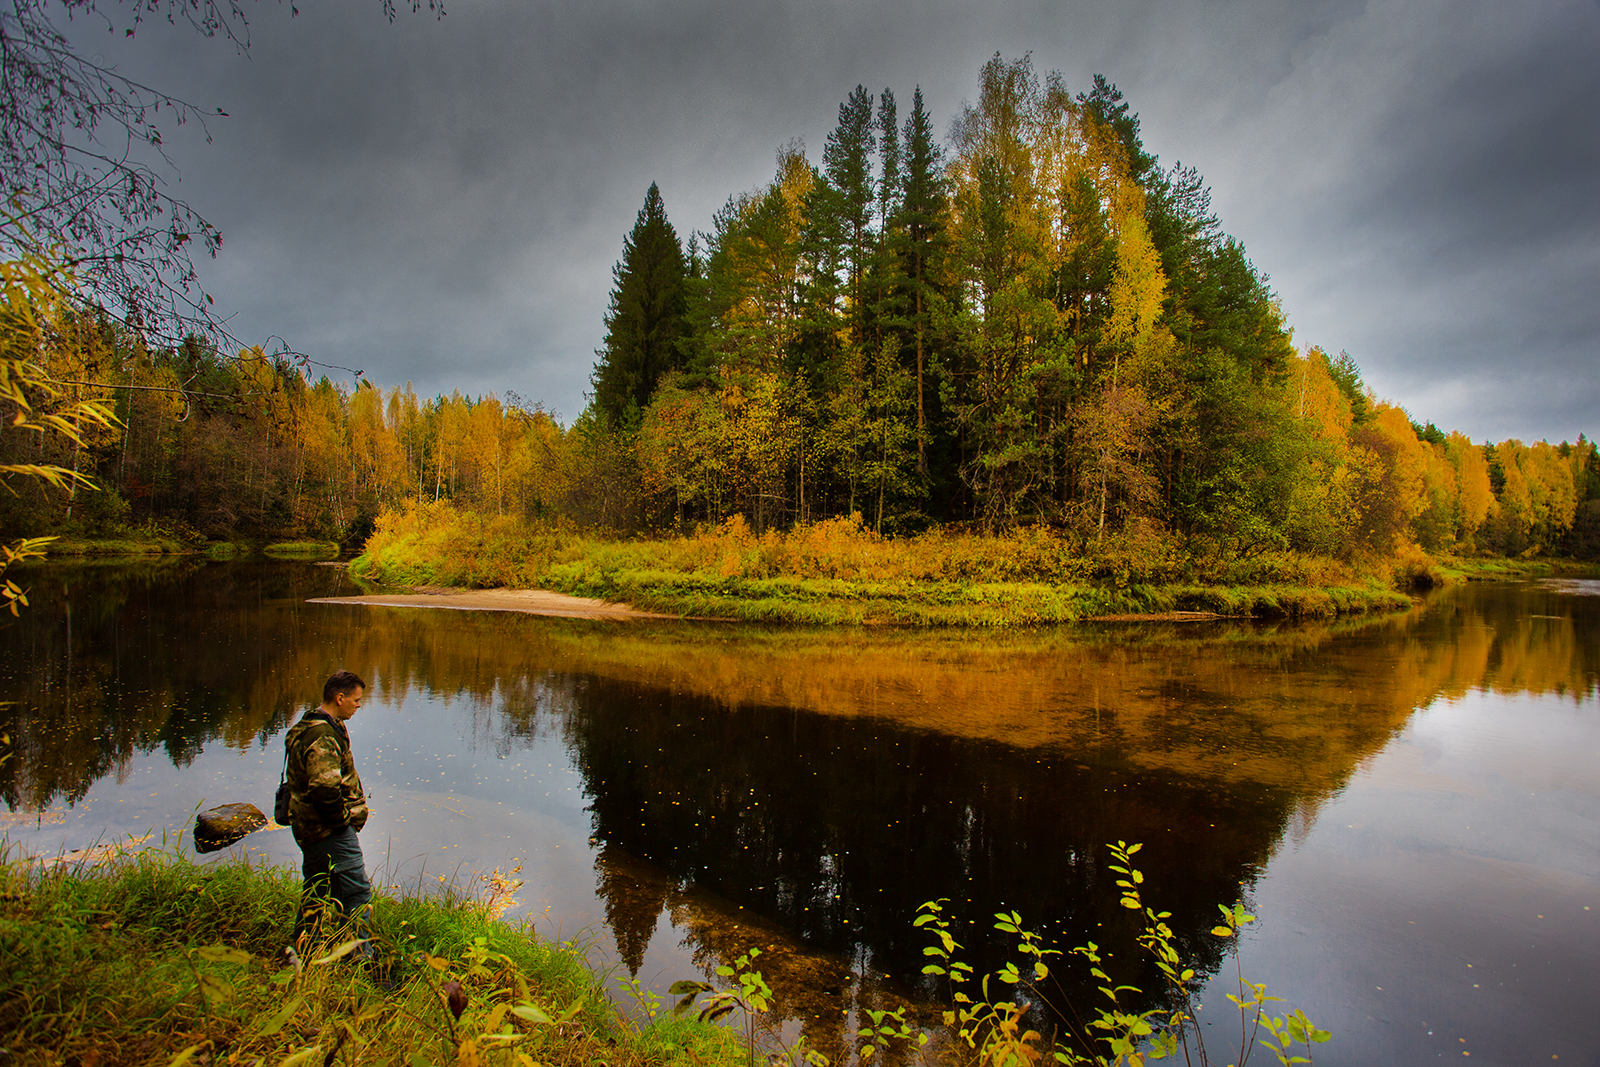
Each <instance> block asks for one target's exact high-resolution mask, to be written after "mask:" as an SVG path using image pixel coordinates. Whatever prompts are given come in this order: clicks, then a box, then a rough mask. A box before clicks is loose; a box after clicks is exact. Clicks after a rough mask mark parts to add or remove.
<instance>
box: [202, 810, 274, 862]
mask: <svg viewBox="0 0 1600 1067" xmlns="http://www.w3.org/2000/svg"><path fill="white" fill-rule="evenodd" d="M265 825H267V817H266V816H265V815H263V814H261V809H260V808H258V807H256V806H255V805H254V804H223V805H221V806H220V807H215V808H210V809H208V810H206V811H202V812H201V813H200V814H199V815H196V816H195V818H194V850H195V851H196V852H215V851H217V850H218V849H222V848H227V847H228V846H229V845H231V844H233V843H234V842H235V841H239V840H242V839H243V838H244V836H245V835H246V834H248V833H250V832H251V831H252V830H259V829H261V828H262V827H263V826H265Z"/></svg>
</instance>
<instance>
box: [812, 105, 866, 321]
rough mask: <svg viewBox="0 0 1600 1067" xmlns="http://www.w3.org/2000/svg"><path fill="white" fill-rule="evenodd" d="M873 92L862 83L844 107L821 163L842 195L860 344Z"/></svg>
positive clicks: (847, 262)
mask: <svg viewBox="0 0 1600 1067" xmlns="http://www.w3.org/2000/svg"><path fill="white" fill-rule="evenodd" d="M872 126H873V122H872V94H871V93H869V92H867V90H866V89H865V88H864V87H862V86H860V85H858V86H856V87H855V90H854V91H853V92H851V94H850V97H849V99H848V100H846V101H845V102H844V103H842V104H840V105H839V125H838V126H837V127H836V128H835V129H834V131H833V132H832V133H830V134H829V135H828V142H827V144H826V145H824V146H823V149H822V161H823V164H824V167H825V170H826V173H827V176H828V183H829V185H830V186H831V187H832V189H833V190H834V191H835V194H836V196H837V203H836V210H837V211H838V213H839V215H840V217H841V221H842V223H843V225H842V227H841V228H842V229H843V231H844V243H845V255H844V260H845V268H846V271H847V272H848V280H847V282H846V286H845V291H846V293H847V294H848V295H849V298H850V324H851V335H852V337H853V338H854V339H855V341H856V342H857V343H858V344H859V343H861V342H862V341H863V339H864V337H865V319H864V316H863V313H862V310H863V309H862V304H863V301H862V296H863V293H862V278H863V275H864V274H865V273H866V270H867V266H868V263H869V261H870V260H871V259H872V237H871V226H872V214H873V211H872V209H873V181H872V150H873V148H874V147H875V144H874V142H875V140H876V138H875V137H874V135H873V131H872Z"/></svg>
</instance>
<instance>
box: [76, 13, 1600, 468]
mask: <svg viewBox="0 0 1600 1067" xmlns="http://www.w3.org/2000/svg"><path fill="white" fill-rule="evenodd" d="M251 18H252V30H251V36H252V44H251V51H250V55H249V56H248V57H241V56H240V55H238V54H236V52H235V51H234V50H233V49H231V48H230V46H228V45H227V44H226V43H225V42H219V41H204V40H201V39H199V38H197V37H195V36H194V35H193V34H192V33H186V32H183V31H182V30H178V29H175V28H171V27H167V26H165V25H164V24H146V26H145V28H142V29H141V31H140V33H139V36H138V37H137V38H136V39H135V40H134V41H132V42H122V41H120V40H117V39H115V38H111V37H109V36H107V37H104V38H102V37H100V36H98V35H97V31H95V30H93V29H92V28H91V27H90V26H89V25H88V24H85V23H81V22H80V23H79V24H75V25H74V27H73V30H74V35H75V39H77V40H79V41H80V42H81V46H82V47H84V48H85V49H86V50H91V51H95V50H98V51H102V52H103V53H104V54H106V55H108V56H109V57H110V58H113V59H114V60H115V61H117V62H118V63H120V64H121V65H122V67H123V69H124V70H125V71H127V72H128V73H130V74H134V75H135V76H138V77H140V78H143V79H145V80H148V81H150V82H152V83H154V84H157V85H160V86H162V87H163V88H168V89H171V90H173V91H175V92H178V93H179V94H181V95H183V96H185V97H186V98H189V99H191V100H194V101H195V102H197V103H200V104H202V105H204V106H207V107H212V106H221V107H222V108H223V109H224V110H226V111H228V112H229V113H230V115H231V116H232V117H231V118H229V119H226V120H220V119H219V120H217V121H215V122H213V123H212V124H211V127H212V133H213V135H214V137H215V141H214V143H213V144H210V145H206V144H204V143H203V142H201V140H200V139H199V138H198V137H197V136H194V134H195V133H196V132H197V131H193V130H191V131H189V135H187V136H180V137H177V138H174V139H172V140H171V142H170V143H171V144H172V146H173V153H174V158H175V159H177V160H178V162H179V163H180V164H181V167H182V180H181V182H180V183H179V185H178V187H177V191H178V192H179V193H180V195H183V196H185V197H186V198H187V199H188V200H189V201H190V202H191V203H193V204H194V205H195V206H196V207H198V208H200V209H201V210H202V211H204V212H205V213H206V214H207V215H208V217H210V218H211V219H212V220H213V221H214V222H216V223H218V224H219V225H220V226H221V227H222V229H223V232H224V235H225V237H226V244H225V245H224V249H223V252H222V255H221V257H220V258H219V259H218V260H217V261H215V262H214V263H210V264H207V265H206V267H205V272H206V279H207V283H208V286H209V288H210V289H211V291H212V292H213V293H215V294H216V296H217V298H218V300H219V303H221V304H222V305H223V306H225V307H228V308H230V309H236V316H235V318H234V320H233V321H234V325H235V327H236V329H237V331H238V332H239V333H240V335H241V336H243V337H246V338H258V337H262V338H264V337H265V336H266V335H267V334H280V335H282V336H284V337H286V338H288V339H289V340H290V341H291V342H292V343H293V344H294V345H295V346H296V347H297V348H300V349H301V350H304V351H307V352H310V353H312V354H313V355H314V356H315V357H316V358H318V359H321V360H324V361H326V362H329V363H335V364H342V365H345V366H352V367H360V368H362V369H364V370H365V371H366V373H367V374H368V375H369V376H371V377H373V378H374V379H375V380H377V381H379V382H381V383H383V384H398V383H400V382H403V381H406V380H411V381H413V382H415V383H416V385H417V387H418V388H419V390H421V391H424V392H427V393H433V392H437V391H441V390H443V391H448V390H450V389H452V388H460V389H462V390H463V391H467V392H474V393H476V392H483V391H488V390H491V389H493V390H501V391H503V390H505V389H507V388H510V389H515V390H517V391H518V392H521V393H523V394H524V395H527V396H530V397H535V398H543V399H544V400H546V401H547V402H549V403H550V404H552V406H554V407H555V408H556V409H557V410H559V411H560V412H561V413H562V414H563V415H564V416H566V417H568V418H570V417H572V416H573V415H575V414H576V413H577V412H578V410H579V409H580V408H581V406H582V403H583V400H582V394H583V391H584V389H585V387H586V384H587V378H588V373H589V368H590V365H591V363H592V358H593V350H594V348H595V347H596V346H597V345H598V344H599V342H600V338H601V335H602V328H601V322H600V317H601V314H602V313H603V311H604V308H605V303H606V296H607V292H608V290H609V286H610V280H611V278H610V271H611V265H612V263H613V262H614V261H615V260H616V258H617V256H618V254H619V252H620V247H621V240H622V235H623V233H624V232H625V231H626V230H627V229H628V227H629V226H630V225H631V224H632V221H633V216H634V214H635V212H637V210H638V207H639V204H640V202H641V201H642V199H643V194H644V190H645V188H646V186H648V185H649V183H650V182H651V181H657V182H659V183H660V185H661V188H662V192H663V195H664V196H665V198H666V201H667V207H668V210H669V212H670V214H671V217H672V219H673V221H674V223H675V224H676V226H677V227H678V229H679V231H680V233H681V234H684V235H687V233H688V232H689V231H691V230H694V229H699V228H704V227H706V226H707V225H708V224H709V220H710V216H711V213H712V212H713V211H715V210H716V208H717V207H719V206H720V205H721V203H722V202H723V201H724V200H725V199H726V198H727V197H728V196H729V195H730V194H732V193H736V192H739V191H741V190H745V189H749V188H752V187H754V186H755V185H757V184H759V183H761V182H763V181H765V180H767V179H768V178H769V177H770V176H771V173H772V169H773V153H774V150H775V149H776V148H777V146H779V145H781V144H784V143H786V142H788V141H790V140H791V139H794V138H797V137H798V138H802V139H803V140H804V141H805V143H806V144H807V145H808V146H809V148H810V152H811V154H812V156H813V157H816V156H817V155H819V153H820V148H821V144H822V141H823V138H824V136H825V135H826V132H827V130H828V129H829V127H830V126H831V124H832V122H833V120H834V118H835V115H836V112H837V108H838V103H839V101H840V100H842V99H843V98H844V96H845V95H846V94H847V93H848V92H849V90H850V89H851V88H852V87H853V86H854V85H856V84H857V83H858V82H860V83H862V84H865V85H866V86H867V87H868V88H869V89H872V90H877V89H879V88H881V87H882V86H884V85H890V86H893V87H894V89H895V90H896V92H897V94H898V95H899V96H900V98H901V100H902V102H904V101H907V100H909V97H910V93H911V90H912V88H913V87H914V86H915V85H917V84H918V83H920V84H921V85H922V87H923V89H924V93H925V95H926V97H927V99H928V103H929V105H930V108H931V109H932V110H933V112H934V114H935V117H936V119H937V121H938V122H939V124H940V127H941V128H943V127H944V126H946V125H947V124H948V121H949V120H950V118H951V117H953V115H954V114H955V112H956V110H957V108H958V107H959V105H960V103H961V101H962V100H963V98H966V97H970V96H972V95H973V94H974V93H975V91H976V75H977V71H978V68H979V66H980V65H981V64H982V63H983V61H984V60H985V59H986V58H988V56H990V55H991V54H993V53H994V52H996V51H999V52H1001V53H1003V54H1005V55H1007V56H1015V55H1019V54H1021V53H1022V52H1024V51H1032V53H1033V55H1034V62H1035V65H1036V66H1037V67H1038V68H1039V69H1040V70H1041V71H1045V70H1051V69H1058V70H1060V71H1061V72H1062V73H1063V74H1064V75H1065V77H1066V79H1067V81H1068V82H1069V84H1074V85H1087V84H1088V82H1089V79H1090V77H1091V75H1092V74H1094V73H1095V72H1103V73H1105V74H1107V75H1108V76H1109V77H1110V78H1111V79H1112V80H1113V81H1116V82H1117V83H1118V84H1119V85H1120V86H1121V88H1122V89H1123V91H1124V93H1125V94H1126V95H1127V96H1128V98H1129V100H1130V102H1131V103H1132V105H1133V107H1134V108H1135V110H1137V111H1139V112H1140V114H1141V117H1142V119H1143V125H1144V132H1145V140H1146V145H1147V147H1148V148H1149V149H1150V150H1151V151H1153V152H1156V153H1158V154H1159V155H1160V156H1161V157H1162V159H1163V161H1164V162H1168V163H1170V162H1172V161H1173V160H1175V159H1182V160H1183V161H1184V162H1185V163H1189V164H1193V165H1196V166H1198V167H1199V168H1200V169H1201V171H1202V172H1203V173H1204V174H1205V175H1206V176H1207V178H1208V179H1209V181H1210V182H1211V184H1212V186H1213V189H1214V194H1215V202H1216V205H1217V207H1218V208H1219V210H1220V212H1221V214H1222V217H1223V222H1224V225H1225V226H1226V227H1227V228H1228V229H1229V231H1230V232H1232V233H1235V234H1237V235H1238V236H1239V237H1240V238H1241V239H1243V240H1244V241H1245V243H1246V245H1247V246H1248V248H1249V249H1250V252H1251V255H1252V258H1253V259H1254V260H1255V262H1256V263H1257V265H1258V266H1259V267H1260V268H1261V269H1263V270H1264V271H1266V272H1268V273H1269V274H1270V275H1271V276H1272V283H1273V285H1274V287H1275V288H1276V289H1277V290H1278V291H1279V292H1280V293H1281V295H1282V297H1283V301H1284V307H1285V310H1286V312H1287V313H1288V316H1289V318H1290V321H1291V323H1292V324H1293V325H1294V326H1295V328H1296V339H1297V340H1298V341H1299V342H1300V343H1302V344H1310V343H1316V344H1321V345H1323V346H1324V347H1326V348H1329V349H1332V350H1334V351H1337V350H1339V349H1348V350H1349V351H1350V352H1351V354H1352V355H1354V356H1355V357H1356V359H1357V360H1358V361H1359V362H1360V363H1361V366H1362V368H1363V370H1364V372H1365V373H1366V375H1367V377H1368V379H1369V381H1370V382H1371V383H1372V384H1373V386H1374V387H1375V388H1376V389H1377V390H1378V391H1379V393H1380V394H1382V395H1385V396H1387V397H1390V398H1392V399H1394V400H1396V401H1397V402H1400V403H1403V404H1404V405H1405V406H1406V407H1407V408H1408V409H1409V410H1410V411H1411V412H1412V413H1413V415H1414V416H1415V417H1417V418H1419V419H1431V420H1433V421H1435V422H1437V423H1439V424H1440V425H1443V426H1447V427H1454V428H1459V429H1462V430H1464V431H1466V432H1469V433H1471V434H1472V435H1473V436H1474V437H1475V438H1478V439H1482V438H1484V437H1496V438H1499V437H1504V436H1511V435H1516V436H1521V437H1524V438H1529V439H1531V438H1537V437H1550V438H1556V439H1559V438H1561V437H1563V436H1567V437H1571V436H1575V435H1576V434H1577V433H1578V432H1579V431H1580V430H1585V431H1589V432H1593V431H1594V430H1595V428H1596V427H1595V425H1594V420H1595V415H1596V413H1597V412H1600V369H1597V364H1600V359H1597V358H1596V356H1597V347H1600V311H1597V310H1596V308H1597V307H1600V299H1597V295H1600V286H1597V284H1596V283H1597V282H1600V251H1597V250H1600V198H1597V197H1596V195H1595V194H1596V192H1597V190H1596V175H1597V173H1600V170H1597V164H1600V123H1596V122H1595V120H1594V119H1593V110H1594V107H1595V105H1596V104H1597V103H1600V73H1597V70H1600V64H1596V63H1595V62H1594V57H1595V56H1596V55H1600V47H1597V45H1600V7H1597V6H1596V5H1595V4H1593V3H1588V2H1579V0H1573V2H1568V3H1556V2H1550V3H1524V4H1518V5H1504V4H1493V3H1487V2H1466V3H1463V2H1456V0H1391V2H1387V3H1385V2H1379V0H1372V2H1368V3H1354V2H1346V0H1304V2H1299V3H1273V2H1267V0H1260V2H1240V3H1222V2H1209V3H1204V2H1202V3H1193V4H1186V5H1171V4H1161V3H1155V2H1130V3H1124V4H1116V5H1110V4H1091V3H1068V4H1061V3H1045V2H1039V3H1029V2H1021V0H1017V2H1010V3H1001V4H983V5H979V4H959V3H946V2H936V0H899V2H896V3H892V4H881V5H863V4H858V3H843V2H837V3H801V2H794V3H742V4H734V3H725V2H710V0H702V2H678V3H626V2H598V3H591V4H584V5H571V4H558V3H545V2H527V0H451V3H450V4H449V15H448V16H447V17H446V18H445V19H443V20H442V21H437V20H433V19H430V18H428V17H427V16H426V15H422V16H414V17H413V16H405V15H403V16H402V17H401V18H399V19H398V20H397V21H396V22H395V23H394V24H393V25H389V24H386V23H385V22H384V21H383V19H382V18H381V16H380V14H379V11H378V6H377V4H376V3H375V2H374V3H349V4H339V5H333V4H315V3H307V4H305V5H303V8H302V12H301V14H300V16H299V17H298V18H294V19H291V18H289V16H288V12H287V10H286V9H284V8H281V7H277V6H275V5H262V6H260V7H258V8H255V9H253V10H252V12H251Z"/></svg>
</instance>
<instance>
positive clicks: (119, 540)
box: [46, 531, 195, 556]
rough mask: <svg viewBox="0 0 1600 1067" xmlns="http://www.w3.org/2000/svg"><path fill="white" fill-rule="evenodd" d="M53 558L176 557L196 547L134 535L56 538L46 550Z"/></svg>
mask: <svg viewBox="0 0 1600 1067" xmlns="http://www.w3.org/2000/svg"><path fill="white" fill-rule="evenodd" d="M46 551H47V552H48V553H49V554H50V555H52V556H175V555H183V554H186V553H191V552H193V551H195V547H194V545H192V544H189V543H188V542H186V541H183V540H181V539H179V538H177V537H172V536H169V535H166V534H159V533H148V532H144V531H136V532H130V533H128V534H125V535H123V536H121V537H74V536H71V535H68V536H65V537H59V538H57V539H56V540H54V541H52V542H50V544H49V545H48V546H46Z"/></svg>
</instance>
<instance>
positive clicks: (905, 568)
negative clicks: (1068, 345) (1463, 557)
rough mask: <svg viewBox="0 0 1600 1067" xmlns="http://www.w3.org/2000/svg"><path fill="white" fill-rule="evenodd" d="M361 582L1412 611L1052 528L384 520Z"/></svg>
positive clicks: (1069, 608)
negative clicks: (615, 527)
mask: <svg viewBox="0 0 1600 1067" xmlns="http://www.w3.org/2000/svg"><path fill="white" fill-rule="evenodd" d="M351 571H352V573H353V574H355V575H356V576H357V577H360V578H363V579H366V580H371V581H377V582H383V583H387V584H392V585H407V586H428V585H439V586H466V587H492V586H510V587H520V588H533V587H540V588H547V589H553V590H555V591H558V592H563V593H572V594H576V595H582V596H593V597H599V598H602V599H608V600H624V601H627V602H628V603H631V604H633V605H635V606H636V607H641V608H647V609H652V610H660V611H668V612H672V613H676V614H686V615H699V616H721V617H735V618H741V619H755V620H761V619H771V620H784V621H792V622H820V623H829V622H855V623H861V622H897V623H913V624H923V625H1008V624H1026V623H1034V622H1059V621H1067V620H1073V619H1080V618H1085V617H1091V616H1096V615H1107V614H1123V613H1149V612H1166V611H1207V612H1216V613H1218V614H1229V615H1250V614H1256V615H1273V616H1316V615H1332V614H1337V613H1340V612H1347V611H1364V610H1388V609H1392V608H1395V607H1401V606H1404V605H1405V604H1406V603H1408V601H1407V600H1406V598H1405V597H1403V596H1400V595H1398V594H1397V593H1396V592H1395V591H1394V590H1393V588H1392V586H1391V581H1392V578H1391V575H1390V573H1389V571H1388V570H1387V569H1386V565H1382V564H1379V565H1374V566H1370V567H1368V568H1366V569H1365V570H1364V571H1363V570H1361V569H1358V568H1355V567H1352V566H1351V565H1349V564H1347V563H1344V562H1342V561H1338V560H1331V559H1324V558H1318V557H1311V556H1304V555H1299V554H1294V553H1261V554H1256V555H1253V556H1250V557H1248V558H1240V557H1236V556H1231V555H1229V554H1227V553H1226V552H1224V551H1221V550H1220V549H1215V548H1211V549H1207V548H1204V547H1202V548H1196V547H1195V546H1189V547H1188V548H1185V546H1183V545H1182V544H1181V543H1180V542H1179V541H1178V539H1176V538H1174V537H1172V536H1171V535H1168V534H1165V533H1162V532H1160V531H1155V530H1151V529H1136V530H1131V531H1124V532H1121V533H1119V534H1117V535H1116V536H1115V537H1108V538H1106V539H1105V540H1104V541H1100V542H1084V541H1081V540H1078V539H1075V538H1073V537H1070V536H1067V535H1063V534H1061V533H1058V532H1056V531H1054V530H1051V529H1048V528H1044V527H1027V528H1022V529H1019V530H1014V531H1011V532H1008V533H1004V534H996V535H980V534H973V533H967V532H958V531H952V530H948V529H940V530H934V531H930V532H928V533H924V534H919V535H917V536H913V537H905V538H884V537H879V536H878V535H876V534H874V533H873V532H872V531H870V530H867V529H865V528H863V526H862V525H861V522H860V519H859V518H858V517H855V516H852V517H850V518H847V519H829V520H826V521H823V522H818V523H814V524H812V525H808V526H801V527H797V528H795V529H793V530H789V531H778V530H768V531H766V532H765V533H762V534H759V535H758V534H756V533H755V532H754V531H752V530H751V529H750V528H749V527H748V526H747V525H746V524H745V522H744V520H743V519H742V517H740V516H737V515H736V516H734V517H733V518H731V519H729V520H728V521H726V522H724V523H722V524H721V525H720V526H717V527H712V528H707V529H703V530H701V531H699V532H697V533H695V534H693V535H688V536H672V537H661V538H633V539H623V538H608V537H604V536H601V535H597V534H594V533H586V532H581V531H578V530H575V529H572V528H568V527H563V526H559V525H548V524H541V523H528V522H525V521H523V520H520V519H517V518H513V517H509V516H501V517H485V516H481V515H476V514H473V513H470V512H462V511H459V510H457V509H456V508H454V507H452V506H451V505H449V504H448V503H437V504H423V505H414V506H411V507H408V508H406V509H405V510H403V511H396V512H389V513H386V514H384V515H383V516H381V517H380V518H379V520H378V524H377V530H376V532H375V533H374V535H373V537H372V538H371V539H370V540H369V541H368V542H367V545H366V548H365V550H364V552H363V554H362V555H361V556H360V557H359V558H357V559H356V560H355V561H354V562H353V563H352V564H351Z"/></svg>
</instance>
